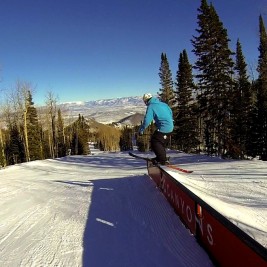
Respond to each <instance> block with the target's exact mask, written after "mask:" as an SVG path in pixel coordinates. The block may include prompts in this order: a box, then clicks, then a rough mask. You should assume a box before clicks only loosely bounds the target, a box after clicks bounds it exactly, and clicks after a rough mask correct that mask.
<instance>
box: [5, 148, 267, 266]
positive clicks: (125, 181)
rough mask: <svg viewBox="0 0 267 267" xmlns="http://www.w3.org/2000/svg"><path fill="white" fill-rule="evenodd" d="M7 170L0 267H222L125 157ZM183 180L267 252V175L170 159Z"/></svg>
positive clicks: (136, 163)
mask: <svg viewBox="0 0 267 267" xmlns="http://www.w3.org/2000/svg"><path fill="white" fill-rule="evenodd" d="M92 152H93V154H92V155H88V156H68V157H65V158H60V159H54V160H42V161H33V162H29V163H23V164H18V165H15V166H9V167H6V168H4V169H1V170H0V194H1V197H0V218H1V220H0V266H5V267H16V266H27V267H28V266H64V267H65V266H70V267H74V266H84V267H87V266H90V267H91V266H92V267H98V266H99V267H100V266H101V267H102V266H116V267H117V266H123V267H128V266H129V267H132V266H153V267H154V266H160V267H162V266H168V267H169V266H170V267H171V266H213V264H212V263H211V261H210V259H209V257H208V255H207V254H206V253H205V251H204V250H203V249H202V248H201V247H200V246H199V245H198V243H197V242H196V240H195V238H194V237H193V236H192V235H191V234H190V232H189V230H188V229H186V228H185V227H184V226H183V224H182V223H181V222H180V220H179V218H178V216H177V215H176V214H175V212H174V210H173V209H172V208H171V206H170V205H169V203H168V202H167V200H166V199H165V198H164V196H163V194H162V193H161V192H160V191H159V190H158V188H156V187H155V184H154V182H153V181H152V180H151V179H150V178H149V177H148V176H147V170H146V166H145V163H144V162H143V161H141V160H138V159H135V158H131V157H129V155H128V154H127V153H126V152H117V153H105V152H98V151H92ZM170 156H171V157H172V160H173V162H174V163H180V166H181V167H184V168H187V169H192V170H194V172H193V173H192V174H189V175H182V174H177V173H176V172H173V173H174V175H175V176H177V179H180V180H182V181H183V183H184V184H186V185H187V186H188V187H190V188H191V189H192V191H193V190H194V192H195V193H196V194H198V195H199V196H200V197H202V198H203V199H204V200H205V201H207V202H211V203H213V207H215V208H216V209H217V210H218V211H219V212H221V213H223V214H225V216H227V217H228V218H229V219H230V220H231V221H234V222H235V223H236V224H237V225H238V226H240V228H242V229H244V230H246V231H247V232H248V233H249V234H250V235H251V236H253V237H254V238H255V239H256V240H257V241H258V242H261V243H262V244H263V245H264V246H266V240H267V238H266V232H267V223H266V220H265V219H266V218H267V209H266V208H267V203H266V202H267V198H266V188H267V176H266V171H267V165H266V163H265V162H260V161H222V160H219V159H216V158H208V157H205V156H199V155H194V156H193V155H186V154H183V153H178V152H176V153H173V152H171V155H170Z"/></svg>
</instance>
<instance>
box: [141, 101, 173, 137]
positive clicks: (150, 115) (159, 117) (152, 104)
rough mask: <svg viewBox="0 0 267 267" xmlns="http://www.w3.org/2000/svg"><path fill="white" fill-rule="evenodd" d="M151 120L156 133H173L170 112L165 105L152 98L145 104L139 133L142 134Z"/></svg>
mask: <svg viewBox="0 0 267 267" xmlns="http://www.w3.org/2000/svg"><path fill="white" fill-rule="evenodd" d="M153 120H154V121H155V124H156V127H157V130H158V131H160V132H162V133H170V132H172V131H173V117H172V110H171V108H170V107H169V106H168V105H167V104H166V103H164V102H161V101H160V100H159V99H158V98H156V97H152V98H151V99H150V100H149V102H148V104H147V109H146V115H145V117H144V121H143V124H142V125H141V127H140V129H139V133H143V132H144V130H145V129H146V128H147V127H148V126H149V125H150V123H151V122H152V121H153Z"/></svg>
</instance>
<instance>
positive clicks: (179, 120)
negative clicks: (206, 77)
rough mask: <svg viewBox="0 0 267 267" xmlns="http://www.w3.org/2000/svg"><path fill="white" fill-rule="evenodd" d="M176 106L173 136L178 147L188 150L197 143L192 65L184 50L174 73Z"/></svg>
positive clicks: (193, 147)
mask: <svg viewBox="0 0 267 267" xmlns="http://www.w3.org/2000/svg"><path fill="white" fill-rule="evenodd" d="M175 85H176V95H177V102H178V103H177V108H176V111H175V113H174V114H175V115H174V118H175V119H174V125H175V129H174V132H175V138H176V143H177V145H178V149H180V150H183V151H185V152H190V151H192V149H195V148H196V147H197V145H198V144H199V142H198V140H197V120H196V117H195V114H194V112H193V105H194V103H193V97H192V92H193V89H194V87H195V86H194V82H193V75H192V66H191V65H190V63H189V60H188V56H187V52H186V50H183V52H182V53H180V57H179V63H178V70H177V74H176V83H175Z"/></svg>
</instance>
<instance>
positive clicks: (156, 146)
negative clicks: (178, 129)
mask: <svg viewBox="0 0 267 267" xmlns="http://www.w3.org/2000/svg"><path fill="white" fill-rule="evenodd" d="M170 135H171V133H161V132H159V131H155V132H154V133H153V135H152V137H151V148H152V150H153V152H154V153H155V155H156V160H157V161H158V162H165V161H166V147H167V145H168V143H169V139H170Z"/></svg>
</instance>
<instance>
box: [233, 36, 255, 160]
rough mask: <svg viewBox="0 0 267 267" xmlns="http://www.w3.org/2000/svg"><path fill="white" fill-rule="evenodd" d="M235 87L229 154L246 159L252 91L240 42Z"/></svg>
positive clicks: (237, 53) (237, 48)
mask: <svg viewBox="0 0 267 267" xmlns="http://www.w3.org/2000/svg"><path fill="white" fill-rule="evenodd" d="M235 72H236V78H235V81H236V82H235V87H234V92H233V98H232V101H233V104H232V111H231V125H230V128H231V139H232V145H231V146H229V148H228V153H229V155H230V156H231V157H234V158H244V156H245V154H247V149H246V148H247V144H248V142H249V140H250V137H249V135H248V129H249V125H250V121H249V119H250V113H251V110H252V89H251V83H250V82H249V77H248V75H247V64H246V62H245V58H244V56H243V52H242V46H241V43H240V41H239V40H237V43H236V62H235Z"/></svg>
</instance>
